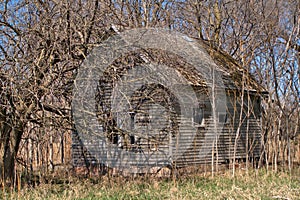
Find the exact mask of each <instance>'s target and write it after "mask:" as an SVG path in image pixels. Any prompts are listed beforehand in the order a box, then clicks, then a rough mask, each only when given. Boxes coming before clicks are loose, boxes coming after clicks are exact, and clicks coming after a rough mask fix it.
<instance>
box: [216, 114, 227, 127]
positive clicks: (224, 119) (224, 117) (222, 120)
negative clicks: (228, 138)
mask: <svg viewBox="0 0 300 200" xmlns="http://www.w3.org/2000/svg"><path fill="white" fill-rule="evenodd" d="M218 119H219V123H225V124H226V123H228V119H227V113H223V112H220V113H219V114H218Z"/></svg>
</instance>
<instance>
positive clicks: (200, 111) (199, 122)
mask: <svg viewBox="0 0 300 200" xmlns="http://www.w3.org/2000/svg"><path fill="white" fill-rule="evenodd" d="M193 122H194V125H195V126H204V106H201V105H200V107H199V108H194V113H193Z"/></svg>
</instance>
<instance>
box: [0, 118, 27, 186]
mask: <svg viewBox="0 0 300 200" xmlns="http://www.w3.org/2000/svg"><path fill="white" fill-rule="evenodd" d="M0 123H1V124H0V136H1V142H0V156H1V158H0V175H1V178H0V181H1V183H2V185H6V186H13V183H14V171H15V161H16V156H17V152H18V150H19V144H20V141H21V136H22V133H23V125H22V123H21V122H17V125H16V126H12V124H11V123H9V122H8V120H1V122H0Z"/></svg>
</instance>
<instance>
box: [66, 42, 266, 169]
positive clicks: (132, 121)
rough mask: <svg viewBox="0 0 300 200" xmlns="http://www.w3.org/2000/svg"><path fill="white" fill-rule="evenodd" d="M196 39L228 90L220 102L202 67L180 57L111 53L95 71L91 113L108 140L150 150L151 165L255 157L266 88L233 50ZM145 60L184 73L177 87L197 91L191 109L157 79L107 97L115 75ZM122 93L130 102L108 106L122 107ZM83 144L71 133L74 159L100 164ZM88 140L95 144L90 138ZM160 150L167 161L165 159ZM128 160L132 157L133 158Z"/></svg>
mask: <svg viewBox="0 0 300 200" xmlns="http://www.w3.org/2000/svg"><path fill="white" fill-rule="evenodd" d="M197 42H198V43H199V44H200V45H201V46H202V48H203V49H205V51H206V52H205V53H206V54H207V53H208V55H209V56H210V57H211V59H212V60H213V61H214V63H215V64H216V66H217V68H216V70H218V71H219V72H220V73H221V77H222V81H223V83H224V88H222V89H223V90H224V94H226V97H225V99H219V100H218V101H220V100H221V101H223V103H224V102H225V103H224V105H225V109H223V110H222V111H219V110H218V109H217V110H215V112H214V111H213V110H214V103H213V102H212V101H214V100H213V99H212V98H211V97H210V96H211V92H212V90H211V89H209V88H210V87H209V86H208V84H206V82H205V80H203V77H202V75H201V73H200V72H195V69H194V68H193V66H190V65H189V64H188V63H187V62H186V61H185V59H184V58H182V57H180V56H178V55H174V54H172V53H170V52H166V51H162V50H153V49H146V50H145V49H143V50H140V51H136V52H131V53H129V54H127V55H124V56H123V57H122V58H118V59H117V60H115V61H114V63H113V64H112V65H111V66H110V67H108V69H107V70H106V73H105V76H103V77H99V85H98V94H97V96H96V97H95V98H96V99H97V105H96V106H97V111H98V113H97V116H98V119H99V124H100V125H101V128H102V130H103V132H104V133H105V136H106V142H107V144H110V145H112V146H115V147H116V148H119V149H122V150H123V151H126V152H133V153H134V154H145V153H147V154H148V155H151V154H153V155H154V154H155V156H154V157H155V158H153V159H154V160H153V161H149V163H148V164H149V165H151V166H153V167H154V166H159V167H163V165H171V166H176V167H179V168H180V167H185V166H191V165H195V166H197V165H202V164H207V165H211V163H212V162H215V163H226V162H227V163H228V162H230V161H231V160H232V159H246V158H247V159H258V158H259V156H260V153H261V139H262V138H261V113H262V108H261V97H262V94H264V93H265V91H264V90H263V88H262V87H261V86H260V85H259V84H258V83H257V82H256V81H255V79H254V78H253V77H252V76H251V75H250V73H249V72H248V71H247V70H246V69H244V68H243V67H241V65H240V64H239V63H238V62H237V61H236V60H234V59H233V58H232V57H230V56H229V55H227V54H226V53H224V52H222V51H218V50H216V49H214V48H212V47H211V46H210V45H209V44H208V43H206V42H203V41H197ZM199 59H201V58H199ZM149 63H150V64H151V63H159V64H160V65H161V66H166V67H169V68H172V69H173V70H175V71H176V72H177V73H179V74H181V75H182V76H183V77H184V78H185V79H186V80H187V81H186V83H185V84H186V85H184V84H182V83H178V87H177V88H179V90H182V91H187V90H188V89H187V88H192V90H193V92H194V94H195V96H194V97H193V98H195V99H194V101H193V103H192V104H191V105H190V108H189V109H191V110H192V114H191V115H184V114H183V111H182V109H183V108H182V107H181V105H180V100H179V99H178V98H179V97H178V95H177V96H176V95H174V94H173V92H172V90H170V89H169V88H168V87H166V85H164V84H158V83H155V81H154V82H151V83H148V84H147V83H145V82H143V81H136V82H135V83H134V84H135V86H134V89H132V90H133V92H131V93H130V92H129V93H127V97H126V98H123V100H119V101H118V100H114V99H113V98H112V97H114V98H115V97H116V96H117V97H118V95H116V90H115V88H116V87H118V89H120V88H121V87H119V86H118V85H117V84H118V81H120V80H121V79H122V80H123V81H124V80H126V79H130V77H129V76H130V74H131V75H132V74H133V73H135V74H143V75H145V74H147V73H148V72H147V70H145V68H143V67H141V66H144V65H147V64H149ZM133 69H135V71H134V72H133ZM130 70H131V71H130ZM143 70H144V71H143ZM165 73H167V72H165ZM166 76H168V75H166ZM128 77H129V78H128ZM140 77H142V76H140ZM124 88H125V87H123V88H121V89H122V90H125V89H126V88H125V89H124ZM136 88H137V89H136ZM127 89H128V88H127ZM114 95H115V96H114ZM119 95H120V94H119ZM124 99H126V100H124ZM124 101H126V102H127V104H128V105H127V106H125V105H124V106H123V110H121V111H120V110H119V111H118V110H116V109H115V110H113V108H112V107H113V106H116V105H118V106H119V107H122V105H121V104H122V103H124ZM124 104H125V103H124ZM125 115H126V117H124V116H125ZM124 130H126V131H124ZM216 132H217V134H216ZM180 134H182V135H184V136H179V135H180ZM207 143H209V144H207ZM87 145H89V144H83V143H82V141H81V138H80V137H79V136H78V133H77V132H74V133H73V139H72V160H73V161H72V162H73V166H74V167H75V168H76V167H79V168H80V167H91V166H102V165H106V164H105V162H104V161H101V160H100V159H99V158H97V157H95V156H94V154H93V153H91V152H89V148H87ZM90 145H95V144H93V143H92V142H91V143H90ZM205 146H206V148H205ZM155 152H160V153H155ZM162 155H164V156H165V157H164V158H161V159H162V160H160V157H159V156H162ZM166 158H167V161H166V162H165V161H164V160H163V159H166ZM160 161H161V162H160ZM134 165H135V164H134V163H131V166H134Z"/></svg>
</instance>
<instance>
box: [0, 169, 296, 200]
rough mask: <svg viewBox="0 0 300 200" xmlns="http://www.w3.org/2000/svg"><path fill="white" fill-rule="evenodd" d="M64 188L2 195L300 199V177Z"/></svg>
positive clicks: (117, 181) (255, 175) (95, 182)
mask: <svg viewBox="0 0 300 200" xmlns="http://www.w3.org/2000/svg"><path fill="white" fill-rule="evenodd" d="M69 181H70V182H68V183H63V184H57V183H56V184H41V185H39V186H38V187H36V188H30V187H26V188H23V189H22V190H21V191H20V192H6V193H2V194H1V196H0V198H3V199H36V200H39V199H54V200H55V199H300V177H299V173H298V172H297V173H295V174H294V175H292V176H290V175H288V174H287V173H283V172H282V173H277V174H274V173H266V172H265V171H264V170H261V171H258V172H257V171H256V172H255V171H250V172H249V173H248V174H247V173H245V172H241V171H240V172H239V173H237V175H236V177H235V178H232V177H231V175H230V172H225V173H223V174H220V175H218V176H215V177H205V176H203V175H202V176H201V175H197V176H194V177H181V178H178V179H177V180H176V181H174V180H171V179H160V180H158V179H153V178H152V179H150V178H134V179H131V180H128V179H127V180H126V179H124V178H112V179H110V180H109V179H108V178H107V177H102V179H101V180H100V179H84V180H80V179H76V180H74V179H73V180H71V179H70V180H69Z"/></svg>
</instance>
